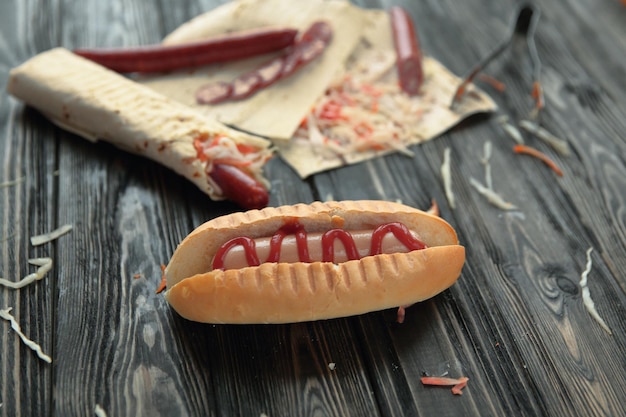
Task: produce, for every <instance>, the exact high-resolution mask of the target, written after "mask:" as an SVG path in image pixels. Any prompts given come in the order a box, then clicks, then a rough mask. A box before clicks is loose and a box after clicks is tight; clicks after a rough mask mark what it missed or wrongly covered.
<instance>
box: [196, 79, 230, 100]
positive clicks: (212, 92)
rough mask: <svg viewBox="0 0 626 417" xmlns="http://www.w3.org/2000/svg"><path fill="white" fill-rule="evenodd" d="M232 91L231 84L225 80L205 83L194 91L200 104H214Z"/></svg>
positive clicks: (227, 96) (225, 97)
mask: <svg viewBox="0 0 626 417" xmlns="http://www.w3.org/2000/svg"><path fill="white" fill-rule="evenodd" d="M232 93H233V85H232V84H231V83H227V82H225V81H220V82H216V83H213V84H207V85H206V86H204V88H201V89H199V90H198V91H196V101H197V102H198V103H200V104H214V103H219V102H220V101H223V100H227V99H228V98H229V97H230V96H231V94H232Z"/></svg>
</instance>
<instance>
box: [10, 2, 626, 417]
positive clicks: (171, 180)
mask: <svg viewBox="0 0 626 417" xmlns="http://www.w3.org/2000/svg"><path fill="white" fill-rule="evenodd" d="M170 3H171V4H170ZM218 3H220V2H218V1H211V0H205V1H198V0H185V1H179V2H160V1H140V0H130V1H121V0H111V1H100V0H87V1H57V2H37V1H33V0H24V1H5V2H2V3H1V4H0V84H1V85H3V86H4V85H5V83H6V80H7V76H8V71H9V70H10V68H12V67H15V66H17V65H19V64H20V63H21V62H23V61H25V60H26V59H28V58H29V57H31V56H33V55H35V54H37V53H39V52H41V51H44V50H47V49H49V48H52V47H55V46H59V45H62V46H65V47H68V48H72V47H75V46H79V45H81V46H82V45H108V46H114V45H131V44H145V43H156V42H158V41H159V40H160V39H161V38H162V37H163V36H164V35H165V34H167V33H169V32H170V31H172V30H173V29H174V28H176V27H177V26H178V25H180V24H181V23H182V22H184V21H186V20H188V19H189V18H191V17H193V16H195V15H197V14H199V13H201V12H203V11H206V10H209V9H211V8H212V7H215V6H216V5H217V4H218ZM357 3H359V4H360V5H362V6H366V7H388V6H390V5H391V4H392V3H395V4H402V5H404V6H405V7H406V8H407V9H409V10H410V12H411V13H412V15H413V16H414V19H415V21H416V22H417V25H418V28H419V33H420V36H421V41H422V46H423V48H424V50H425V51H426V52H427V53H428V54H430V55H432V56H433V57H435V58H437V59H438V60H440V61H441V62H442V63H444V64H445V65H446V66H448V68H450V69H451V70H452V71H453V72H455V73H457V74H464V73H465V71H466V70H468V69H469V68H470V66H471V65H472V64H474V63H475V62H477V61H478V60H479V58H481V57H483V56H485V55H486V54H487V53H488V52H489V51H491V50H492V49H493V47H494V46H495V45H497V44H498V43H499V42H500V41H501V40H502V39H503V38H505V37H506V36H507V34H508V33H509V31H510V25H509V22H510V20H511V15H512V12H513V10H514V9H515V7H516V4H515V2H514V1H512V0H505V1H495V0H467V1H463V2H457V1H455V2H450V1H447V2H446V1H443V2H442V1H422V2H417V1H413V2H410V1H404V2H401V1H376V0H364V1H358V2H357ZM174 4H175V5H174ZM537 4H538V6H539V8H540V9H541V12H542V13H541V18H540V21H539V25H538V27H537V32H536V37H535V39H536V43H537V48H538V53H539V56H540V58H541V61H542V68H541V76H542V80H543V84H544V87H545V98H546V109H545V112H544V113H543V116H542V119H541V123H542V126H544V127H545V128H546V129H548V130H549V131H551V132H553V133H554V134H556V135H557V136H559V137H560V138H562V139H565V140H567V142H568V143H569V146H570V148H571V150H572V154H571V155H570V156H568V157H565V156H561V155H559V154H558V153H556V152H555V151H553V150H552V149H551V148H550V147H548V146H547V145H545V144H544V143H543V142H541V141H537V139H533V138H532V137H531V136H526V138H527V141H528V143H529V144H532V145H533V146H535V147H537V148H539V149H540V150H543V151H544V152H545V153H547V154H548V155H549V156H550V157H552V158H553V159H554V160H555V161H556V163H557V164H558V165H559V166H560V167H561V168H562V170H563V172H564V175H563V177H557V176H556V175H555V173H554V172H553V171H551V170H550V169H549V168H547V167H546V166H545V165H543V164H542V163H541V162H540V161H538V160H536V159H533V158H531V157H527V156H522V155H517V154H514V153H513V151H512V147H513V145H514V142H513V141H512V139H511V138H510V137H509V136H508V135H507V134H506V133H505V132H504V131H503V129H502V127H501V126H500V124H499V123H498V121H497V120H498V117H499V115H502V114H505V115H508V116H509V118H510V120H511V121H512V122H513V123H515V122H516V121H517V120H519V119H521V118H524V117H526V115H527V114H528V112H529V110H530V108H531V107H532V100H531V98H530V95H529V93H530V87H531V84H532V79H531V77H530V68H531V66H530V61H529V58H528V55H527V54H525V53H524V49H523V48H513V49H512V51H509V52H507V53H505V54H504V55H503V56H502V57H500V59H498V60H497V61H496V62H495V63H493V64H492V65H490V66H489V67H488V71H486V72H487V73H488V74H490V75H492V76H494V77H496V78H497V79H499V80H500V81H502V82H504V83H505V84H506V90H505V92H504V93H501V92H498V91H496V90H495V89H493V88H492V87H491V86H490V85H488V84H485V83H483V84H482V86H483V88H484V89H485V91H487V92H488V93H489V94H490V95H491V96H492V97H493V98H494V100H496V101H497V103H498V104H499V106H500V111H499V114H495V115H491V116H482V117H475V118H473V119H471V120H469V121H467V122H465V123H463V124H462V125H461V126H459V127H457V128H455V129H453V130H452V131H450V132H448V133H446V134H444V135H442V136H441V137H440V138H438V139H436V140H435V141H432V142H429V143H426V144H424V145H421V146H416V147H414V148H413V150H414V151H415V156H414V157H413V158H409V157H406V156H403V155H389V156H387V157H383V158H379V159H376V160H372V161H370V162H366V163H362V164H358V165H354V166H349V167H345V168H341V169H337V170H333V171H330V172H327V173H322V174H318V175H315V176H314V177H312V178H310V179H309V180H306V181H302V180H300V179H299V178H298V177H297V175H296V174H294V172H293V171H292V170H291V169H289V168H288V167H287V165H286V164H285V163H283V162H282V161H281V160H280V159H279V158H275V159H274V160H272V161H271V162H270V164H269V165H268V166H267V168H266V171H265V172H266V174H267V176H268V177H269V178H270V180H271V183H272V194H271V202H270V204H271V205H280V204H291V203H296V202H311V201H313V200H315V199H324V198H325V197H326V196H328V195H332V196H333V197H334V198H335V199H337V200H341V199H362V198H368V199H384V200H396V199H401V200H402V201H403V202H404V203H406V204H409V205H413V206H416V207H420V208H424V209H425V208H428V207H429V206H430V202H431V199H433V198H434V199H435V200H436V201H437V202H438V203H439V205H440V209H441V215H442V217H444V218H445V219H446V220H448V221H449V222H450V223H451V224H452V225H453V226H454V227H455V228H456V230H457V231H458V233H459V237H460V239H461V241H462V243H463V244H464V245H465V246H466V248H467V262H466V265H465V267H464V270H463V274H462V276H461V278H460V279H459V281H458V282H457V283H456V284H455V285H454V286H453V287H452V288H451V289H449V290H447V291H445V292H444V293H442V294H440V295H439V296H437V297H435V298H434V299H432V300H429V301H426V302H423V303H421V304H419V305H416V306H414V307H411V308H410V309H408V312H407V318H406V322H405V323H404V324H398V323H396V321H395V318H396V315H395V314H396V312H395V310H388V311H383V312H376V313H371V314H366V315H363V316H359V317H350V318H345V319H336V320H328V321H321V322H312V323H300V324H291V325H245V326H233V325H205V324H197V323H192V322H188V321H186V320H184V319H182V318H180V317H178V316H177V315H176V314H175V313H174V312H173V311H172V310H171V309H170V308H169V307H168V305H167V303H166V302H165V300H164V298H163V295H162V294H155V289H156V288H157V286H158V284H159V281H160V276H161V272H160V268H159V266H160V265H161V264H163V263H167V261H168V259H169V257H170V256H171V254H172V252H173V250H174V248H175V247H176V245H177V244H178V242H179V241H180V240H181V239H182V238H183V237H184V236H185V235H186V234H187V233H188V232H189V231H191V230H192V229H193V228H194V227H195V226H197V225H199V224H201V223H202V222H204V221H206V220H207V219H210V218H213V217H216V216H218V215H221V214H224V213H229V212H232V211H234V210H236V207H235V206H234V205H232V204H229V203H216V202H212V201H211V200H209V199H208V197H206V196H204V195H203V194H201V193H200V192H199V191H198V189H196V188H195V186H194V185H192V184H191V183H189V182H187V181H186V180H184V179H182V178H180V177H178V176H177V175H174V174H172V173H171V172H170V171H168V170H167V169H165V168H162V167H161V166H159V165H157V164H155V163H153V162H150V161H148V160H146V159H143V158H141V157H138V156H133V155H130V154H127V153H123V152H121V151H119V150H117V149H115V148H113V147H112V146H110V145H107V144H104V143H99V144H97V145H94V144H91V143H88V142H87V141H84V140H82V139H80V138H78V137H77V136H75V135H72V134H70V133H68V132H65V131H63V130H61V129H59V128H57V127H55V126H54V125H52V124H51V123H49V122H48V121H47V120H46V119H45V118H44V117H42V115H41V114H39V113H38V112H36V111H35V110H33V109H31V108H27V107H25V106H24V105H23V104H22V103H20V102H18V101H17V100H15V99H13V98H10V97H9V96H8V95H7V94H6V93H3V94H2V95H1V96H0V126H1V132H2V133H1V134H0V160H1V162H0V182H2V183H3V186H2V188H0V213H1V216H2V218H1V220H0V238H1V239H2V240H1V241H0V249H1V253H0V276H2V277H5V278H7V279H12V280H17V279H19V278H20V277H22V276H24V275H26V274H28V273H30V272H32V271H34V268H33V267H31V266H28V264H27V260H28V259H30V258H34V257H43V256H49V257H51V258H52V259H53V261H54V265H53V268H52V270H51V271H50V272H49V273H48V274H47V276H46V277H45V278H44V279H43V280H42V281H38V282H37V283H35V284H32V285H29V286H28V287H25V288H23V289H21V290H9V289H5V288H0V308H7V307H12V308H13V310H12V313H13V314H14V316H15V317H16V319H17V320H18V322H19V323H20V324H21V326H22V329H23V331H24V333H26V335H27V336H29V337H30V338H32V339H34V340H36V341H37V342H39V343H40V344H41V346H42V348H43V351H44V352H46V353H48V354H50V355H51V356H52V364H47V363H45V362H43V361H42V360H40V359H39V358H38V357H37V356H36V355H35V354H34V352H32V351H31V350H29V349H28V348H27V347H26V346H25V345H24V344H23V343H22V342H21V341H20V340H19V338H18V336H17V335H16V334H15V333H14V332H13V331H12V330H11V328H10V325H9V323H8V322H5V321H1V322H0V330H1V338H0V375H1V376H0V378H1V379H0V415H2V416H48V415H55V416H89V415H95V408H96V405H99V406H100V407H101V408H102V409H103V410H105V411H106V412H107V414H108V415H109V416H253V417H257V416H262V415H266V416H269V417H276V416H417V415H421V416H434V415H437V416H461V415H463V416H467V415H480V416H503V415H545V416H555V415H558V416H567V415H571V416H574V415H577V416H578V415H585V416H590V415H598V416H600V415H602V416H605V415H613V416H618V415H626V401H624V399H625V398H626V337H625V335H624V333H625V331H626V320H625V319H624V317H626V294H625V292H626V274H625V273H624V271H626V160H625V155H626V141H625V140H624V138H625V135H626V134H625V133H624V132H626V121H625V120H626V76H625V74H626V7H625V6H624V5H623V4H622V3H620V1H618V0H601V1H591V0H570V1H565V0H555V1H548V0H544V1H541V2H538V3H537ZM486 141H490V142H491V143H492V144H493V156H492V158H491V169H492V173H493V181H494V187H495V188H496V189H497V190H498V191H499V192H500V193H501V194H502V195H503V196H505V197H506V198H507V199H508V200H509V201H511V202H513V203H514V204H515V205H517V206H518V208H519V210H516V211H509V212H505V211H503V210H500V209H498V208H495V207H494V206H492V205H490V204H489V203H487V202H486V200H485V199H484V198H483V197H481V196H480V195H479V194H478V193H477V192H476V191H475V190H474V189H473V188H472V187H471V186H470V182H469V179H470V177H475V178H478V179H482V178H483V165H482V164H481V157H482V155H483V145H484V143H485V142H486ZM446 147H450V148H451V156H452V161H453V165H452V181H453V187H454V191H455V193H456V198H457V207H456V208H455V209H451V207H450V206H449V204H448V203H447V200H446V197H445V194H444V187H443V181H442V178H441V175H440V166H441V163H442V155H443V151H444V149H445V148H446ZM12 180H17V181H16V183H15V184H13V185H10V184H6V182H9V181H12ZM63 224H72V225H73V230H72V231H71V233H70V234H68V235H66V236H64V237H62V238H60V239H59V240H57V241H56V242H54V243H49V244H46V245H43V246H39V247H33V246H31V244H30V242H29V236H32V235H35V234H39V233H42V232H46V231H50V230H52V229H55V228H56V227H58V226H60V225H63ZM589 248H593V251H592V252H591V254H590V257H591V260H592V267H591V272H590V273H589V275H588V284H589V290H590V293H591V296H592V299H593V300H594V301H595V305H596V308H597V310H598V312H599V314H600V316H601V317H602V318H603V319H604V320H605V321H606V323H607V325H608V327H609V328H610V329H611V330H612V334H608V333H607V332H606V331H605V330H603V329H602V328H601V327H600V325H599V324H598V322H596V321H595V320H594V319H593V318H592V317H591V315H590V314H589V312H588V311H587V310H586V308H585V306H584V304H583V298H582V292H581V288H580V287H579V281H580V279H581V274H582V272H583V270H584V269H585V266H586V263H587V258H586V252H587V250H588V249H589ZM423 374H429V375H443V374H447V375H448V376H451V377H458V376H467V377H469V383H468V386H467V387H466V388H465V389H464V390H463V395H462V396H455V395H453V394H452V393H451V392H450V389H449V388H440V387H426V386H423V385H422V384H421V382H420V377H421V376H422V375H423Z"/></svg>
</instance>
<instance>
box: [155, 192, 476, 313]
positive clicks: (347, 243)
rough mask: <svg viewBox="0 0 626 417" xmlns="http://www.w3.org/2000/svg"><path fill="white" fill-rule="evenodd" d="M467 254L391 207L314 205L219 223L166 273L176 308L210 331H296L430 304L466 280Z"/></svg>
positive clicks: (435, 226)
mask: <svg viewBox="0 0 626 417" xmlns="http://www.w3.org/2000/svg"><path fill="white" fill-rule="evenodd" d="M464 261H465V249H464V247H463V246H461V245H459V242H458V238H457V236H456V233H455V231H454V229H453V228H452V227H451V226H450V225H449V224H448V223H446V222H445V221H444V220H442V219H441V218H439V217H436V216H433V215H430V214H428V213H426V212H423V211H421V210H417V209H415V208H411V207H408V206H405V205H402V204H398V203H391V202H386V201H368V200H366V201H343V202H327V203H321V202H315V203H312V204H310V205H306V204H297V205H294V206H282V207H276V208H271V207H269V208H265V209H262V210H250V211H247V212H241V213H234V214H231V215H227V216H222V217H218V218H216V219H213V220H210V221H208V222H207V223H205V224H203V225H201V226H200V227H198V228H197V229H195V230H194V231H193V232H191V233H190V234H189V235H188V236H187V237H186V238H185V239H184V240H183V241H182V242H181V243H180V245H179V246H178V248H177V249H176V251H175V252H174V254H173V256H172V258H171V260H170V262H169V264H168V265H167V268H166V269H165V277H166V280H167V288H168V290H167V292H166V294H165V296H166V299H167V301H168V302H169V303H170V305H171V306H172V307H173V308H174V310H176V311H177V312H178V313H179V314H180V315H181V316H183V317H185V318H187V319H189V320H193V321H199V322H206V323H233V324H234V323H238V324H243V323H288V322H301V321H311V320H320V319H330V318H336V317H346V316H352V315H357V314H363V313H367V312H370V311H377V310H383V309H386V308H392V307H398V306H406V305H410V304H413V303H415V302H419V301H423V300H425V299H428V298H430V297H433V296H434V295H436V294H438V293H440V292H441V291H443V290H445V289H447V288H449V287H450V286H451V285H452V284H453V283H454V282H455V281H456V280H457V278H458V277H459V275H460V273H461V269H462V267H463V263H464Z"/></svg>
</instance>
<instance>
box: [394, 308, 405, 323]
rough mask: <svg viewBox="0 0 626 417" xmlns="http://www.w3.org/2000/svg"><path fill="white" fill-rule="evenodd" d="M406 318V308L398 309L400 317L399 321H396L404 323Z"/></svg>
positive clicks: (398, 316) (398, 317)
mask: <svg viewBox="0 0 626 417" xmlns="http://www.w3.org/2000/svg"><path fill="white" fill-rule="evenodd" d="M405 316H406V309H405V308H404V306H400V307H398V315H397V319H396V321H397V322H398V323H399V324H402V323H404V317H405Z"/></svg>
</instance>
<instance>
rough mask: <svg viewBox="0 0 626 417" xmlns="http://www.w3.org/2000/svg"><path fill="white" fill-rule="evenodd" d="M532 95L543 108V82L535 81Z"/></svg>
mask: <svg viewBox="0 0 626 417" xmlns="http://www.w3.org/2000/svg"><path fill="white" fill-rule="evenodd" d="M624 1H626V0H624ZM531 95H532V97H533V98H534V99H535V102H536V105H535V107H536V108H537V110H541V109H543V94H542V91H541V84H539V81H535V82H534V83H533V91H532V93H531Z"/></svg>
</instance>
